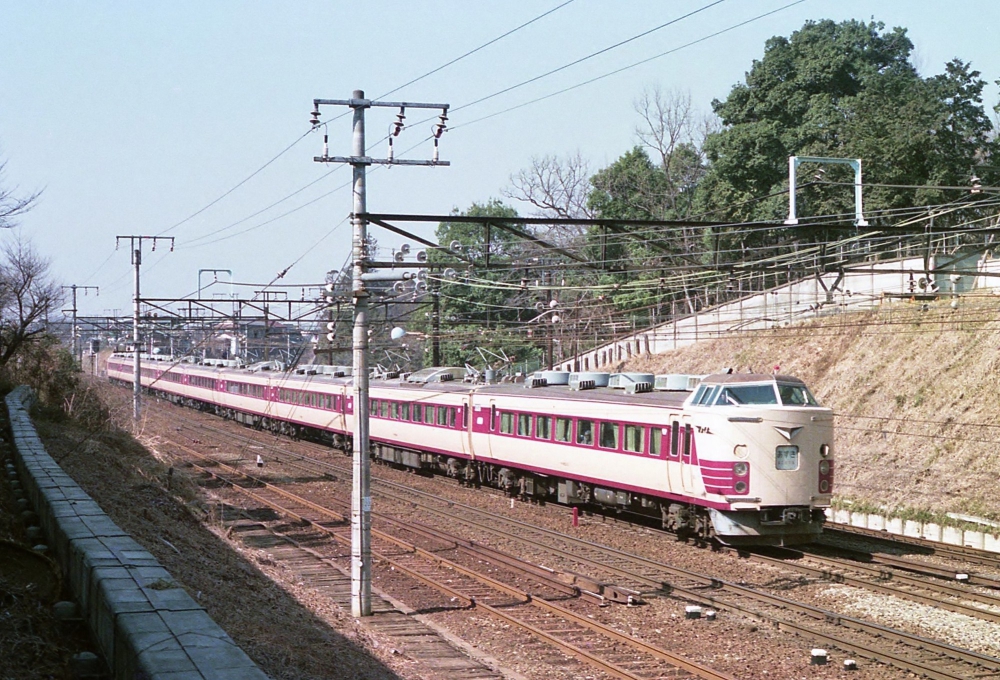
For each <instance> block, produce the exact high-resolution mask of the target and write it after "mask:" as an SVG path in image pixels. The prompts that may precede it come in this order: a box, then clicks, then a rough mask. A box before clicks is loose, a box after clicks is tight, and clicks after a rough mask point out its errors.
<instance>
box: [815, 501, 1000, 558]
mask: <svg viewBox="0 0 1000 680" xmlns="http://www.w3.org/2000/svg"><path fill="white" fill-rule="evenodd" d="M826 518H827V521H828V522H830V523H831V524H834V525H836V524H845V525H847V526H853V527H860V528H862V529H876V530H878V531H885V532H886V533H889V534H897V535H899V536H908V537H910V538H923V539H927V540H928V541H938V542H939V543H946V544H948V545H962V546H967V547H970V548H979V549H980V550H989V551H990V552H996V553H1000V535H997V534H995V533H993V532H990V531H975V530H969V529H959V528H957V527H947V526H941V525H940V524H935V523H933V522H916V521H914V520H912V519H908V520H902V519H899V518H896V517H884V516H882V515H875V514H870V513H867V512H851V511H850V510H827V511H826Z"/></svg>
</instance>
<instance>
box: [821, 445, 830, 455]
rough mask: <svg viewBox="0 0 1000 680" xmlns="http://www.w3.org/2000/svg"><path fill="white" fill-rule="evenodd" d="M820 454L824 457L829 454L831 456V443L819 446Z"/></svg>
mask: <svg viewBox="0 0 1000 680" xmlns="http://www.w3.org/2000/svg"><path fill="white" fill-rule="evenodd" d="M819 455H821V456H822V457H823V458H826V457H827V456H829V455H830V445H829V444H823V445H821V446H820V447H819Z"/></svg>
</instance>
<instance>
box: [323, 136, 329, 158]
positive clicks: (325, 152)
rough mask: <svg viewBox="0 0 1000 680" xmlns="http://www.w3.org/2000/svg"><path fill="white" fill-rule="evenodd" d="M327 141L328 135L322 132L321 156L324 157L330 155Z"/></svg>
mask: <svg viewBox="0 0 1000 680" xmlns="http://www.w3.org/2000/svg"><path fill="white" fill-rule="evenodd" d="M329 141H330V135H328V134H324V135H323V158H326V157H327V156H329V155H330V144H329Z"/></svg>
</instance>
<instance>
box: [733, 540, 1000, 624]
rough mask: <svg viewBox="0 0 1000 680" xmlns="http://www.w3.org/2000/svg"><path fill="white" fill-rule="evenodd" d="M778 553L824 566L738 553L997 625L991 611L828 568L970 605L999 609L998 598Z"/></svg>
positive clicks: (856, 566) (831, 561)
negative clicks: (954, 599) (853, 574)
mask: <svg viewBox="0 0 1000 680" xmlns="http://www.w3.org/2000/svg"><path fill="white" fill-rule="evenodd" d="M772 550H773V549H772ZM781 552H784V553H785V554H786V555H787V556H788V557H795V558H807V559H811V560H815V561H817V562H822V563H824V564H825V565H826V566H825V567H813V566H810V565H807V564H799V563H796V562H791V561H789V560H788V557H785V558H781V557H772V556H769V555H764V554H762V553H760V552H758V551H756V550H750V551H742V554H744V555H746V557H747V558H748V559H752V560H755V561H758V562H762V563H764V564H769V565H771V566H775V567H779V568H785V569H791V570H793V571H797V572H799V573H800V574H805V575H807V576H812V577H814V578H818V579H822V580H824V581H830V582H833V583H843V584H846V585H849V586H854V587H856V588H862V589H865V590H871V591H873V592H877V593H881V594H883V595H892V596H894V597H900V598H903V599H907V600H912V601H913V602H918V603H920V604H925V605H932V606H935V607H939V608H941V609H947V610H948V611H950V612H955V613H956V614H964V615H966V616H969V617H973V618H979V619H983V620H986V621H992V622H994V623H996V622H1000V613H997V612H994V611H989V610H986V609H981V608H979V607H973V606H970V605H964V604H960V603H955V602H948V601H945V600H941V599H940V598H939V597H937V596H936V595H921V594H920V593H913V592H910V591H907V590H901V589H899V588H893V587H891V586H885V585H881V584H879V583H874V582H872V581H869V580H867V579H863V578H856V577H853V576H850V575H848V574H843V573H839V572H834V571H831V569H844V570H853V571H858V572H861V573H863V574H868V575H869V576H873V577H875V578H878V579H880V580H883V581H893V582H896V583H901V584H904V585H908V586H913V587H915V588H923V589H925V590H929V591H931V592H934V593H937V595H949V596H951V597H956V598H964V599H966V600H972V601H974V602H979V603H981V604H986V605H992V606H1000V599H998V598H996V597H994V596H991V595H983V594H981V593H977V592H974V591H971V590H968V589H966V588H959V587H955V586H950V585H945V584H940V583H929V582H928V581H925V580H922V579H919V578H916V577H914V576H908V575H905V574H900V573H897V572H893V571H887V570H885V569H884V568H881V567H877V566H869V565H866V564H862V563H859V562H854V561H852V560H845V559H839V558H836V557H829V556H826V555H818V554H815V553H812V552H805V551H803V550H796V549H791V548H782V549H781Z"/></svg>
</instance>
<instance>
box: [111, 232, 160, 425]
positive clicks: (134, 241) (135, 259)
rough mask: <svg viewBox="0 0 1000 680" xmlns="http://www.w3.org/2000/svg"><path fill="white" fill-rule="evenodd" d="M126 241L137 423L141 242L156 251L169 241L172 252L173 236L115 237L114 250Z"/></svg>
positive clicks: (133, 406) (136, 420)
mask: <svg viewBox="0 0 1000 680" xmlns="http://www.w3.org/2000/svg"><path fill="white" fill-rule="evenodd" d="M126 239H127V240H128V243H129V253H130V254H131V256H132V265H133V266H134V267H135V297H134V298H133V300H132V303H133V305H132V354H133V357H132V359H133V364H132V419H133V420H134V421H135V422H136V423H138V422H139V415H140V413H141V411H142V397H141V396H140V395H141V393H142V373H141V371H142V364H141V363H140V362H139V353H140V350H141V348H142V345H141V344H140V342H141V339H140V337H139V303H140V298H139V267H140V266H141V265H142V242H143V241H144V240H145V241H152V243H153V247H152V250H156V242H157V241H170V251H171V252H173V250H174V237H173V236H137V235H133V236H116V237H115V248H116V249H117V248H118V246H119V245H120V244H121V242H122V241H123V240H126Z"/></svg>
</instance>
